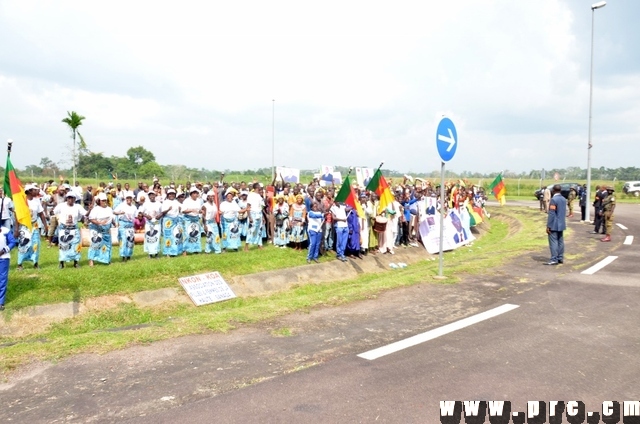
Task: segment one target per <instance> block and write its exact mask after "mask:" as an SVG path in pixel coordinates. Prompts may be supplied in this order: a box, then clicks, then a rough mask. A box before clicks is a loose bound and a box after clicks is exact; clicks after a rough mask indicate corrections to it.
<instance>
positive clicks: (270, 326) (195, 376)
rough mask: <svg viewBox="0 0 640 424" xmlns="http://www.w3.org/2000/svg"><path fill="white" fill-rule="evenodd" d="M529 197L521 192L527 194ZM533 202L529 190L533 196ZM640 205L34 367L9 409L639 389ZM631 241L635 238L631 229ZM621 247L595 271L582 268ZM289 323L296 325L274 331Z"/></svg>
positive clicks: (232, 416)
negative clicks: (545, 235)
mask: <svg viewBox="0 0 640 424" xmlns="http://www.w3.org/2000/svg"><path fill="white" fill-rule="evenodd" d="M523 205H524V206H526V205H528V204H527V203H523ZM532 205H533V202H531V206H532ZM639 209H640V206H635V205H619V209H618V210H617V216H618V219H619V221H620V222H622V223H623V224H624V225H625V226H626V227H627V228H628V229H627V230H622V229H620V228H618V227H616V230H615V234H614V240H615V243H600V242H599V241H597V238H596V237H595V236H592V235H590V234H588V231H589V230H590V229H591V228H590V227H589V226H587V225H585V224H582V223H580V222H578V221H576V220H573V221H572V222H571V223H570V226H571V228H572V229H573V233H572V235H571V237H569V240H568V244H569V246H568V250H569V251H570V253H571V255H570V256H568V257H570V258H571V259H568V260H567V263H566V264H565V265H563V266H558V267H547V266H542V265H541V264H542V262H544V261H545V260H547V259H548V258H547V255H548V253H547V252H546V251H545V252H537V253H533V254H530V255H524V256H522V257H520V258H518V259H517V260H515V261H514V262H513V263H511V264H509V265H508V266H506V267H504V268H500V269H496V270H494V272H493V273H492V274H491V275H485V276H480V277H474V278H473V279H466V280H465V281H463V282H461V283H460V284H455V285H446V284H444V285H439V284H423V285H418V286H413V287H408V288H402V289H396V290H393V291H391V292H387V293H384V294H382V295H381V296H379V297H378V298H375V299H369V300H366V301H362V302H356V303H353V304H350V305H346V306H342V307H327V308H322V309H317V310H313V311H310V312H309V313H299V314H293V315H290V316H287V317H283V318H280V319H278V320H274V321H273V322H269V323H266V324H261V325H257V326H250V327H244V328H241V329H239V330H235V331H232V332H230V333H229V334H213V335H199V336H191V337H183V338H179V339H174V340H168V341H164V342H160V343H154V344H152V345H149V346H137V347H134V348H131V349H126V350H123V351H117V352H112V353H109V354H106V355H103V356H97V355H80V356H76V357H73V358H69V359H67V360H65V361H62V362H60V363H59V364H51V365H46V364H45V365H43V367H42V368H39V369H33V370H32V371H31V373H29V374H27V375H24V376H23V377H22V378H21V379H20V380H18V381H12V382H10V384H5V385H4V386H2V387H0V404H2V405H4V408H1V409H0V418H1V419H3V420H5V421H11V422H29V423H37V422H124V421H126V420H130V421H131V422H140V423H154V424H157V423H174V422H188V423H209V422H222V423H224V422H238V423H247V422H261V423H269V422H274V423H275V422H287V423H288V422H393V423H396V422H403V423H405V422H421V423H437V422H439V418H438V417H439V410H438V407H439V401H440V400H473V399H479V400H510V401H512V402H513V408H514V410H524V407H525V402H526V401H528V400H544V401H550V400H569V399H578V400H583V401H584V402H585V403H586V404H587V407H589V408H590V409H591V410H597V409H596V407H597V406H598V405H599V403H600V402H602V401H603V400H629V399H634V396H636V399H637V396H638V384H637V382H636V377H637V375H638V373H637V370H638V369H639V367H638V365H639V364H638V361H639V360H638V359H636V357H637V355H636V352H637V350H638V344H639V343H640V337H639V336H638V335H637V331H636V324H635V323H637V322H638V318H640V316H639V315H640V312H639V311H638V310H637V308H636V307H635V305H637V303H638V301H639V300H640V290H639V289H638V287H636V283H635V280H634V279H633V275H634V273H636V272H637V271H636V270H637V269H638V257H637V256H638V247H637V242H634V244H631V245H622V244H621V241H622V240H623V236H625V235H627V234H629V235H636V236H640V222H637V218H635V217H637V216H638V210H639ZM638 242H640V239H638ZM609 256H617V257H618V258H617V259H616V260H615V261H614V262H613V263H611V264H610V265H608V266H606V267H605V268H603V269H602V270H600V271H598V272H596V273H595V274H593V275H586V274H581V272H582V271H584V270H585V269H587V268H589V267H590V266H592V265H593V264H595V263H597V262H599V261H600V260H602V259H604V258H607V257H609ZM504 304H512V305H518V308H516V309H513V310H511V311H509V312H505V313H504V314H501V315H498V316H495V317H493V318H490V319H487V320H485V321H482V322H479V323H476V324H473V325H470V326H468V327H465V328H462V329H459V330H457V331H455V332H451V333H448V334H445V335H442V336H440V337H437V338H434V339H432V340H429V341H426V342H424V343H421V344H418V345H415V346H413V347H410V348H407V349H403V350H400V351H397V352H395V353H392V354H389V355H386V356H383V357H380V358H378V359H374V360H367V359H363V358H361V357H359V356H358V354H362V353H363V352H367V351H370V350H371V349H375V348H378V347H381V346H385V345H388V344H390V343H392V342H396V341H399V340H403V339H407V338H408V337H411V336H414V335H417V334H422V333H424V332H428V331H431V330H437V329H440V328H442V327H443V326H445V325H447V324H450V323H452V322H458V321H459V320H462V319H464V318H465V317H471V316H474V315H476V314H479V313H482V312H483V311H488V310H492V309H493V308H496V307H500V306H501V305H504ZM279 328H287V329H290V330H291V332H292V334H293V335H292V336H291V337H274V332H273V330H276V329H279Z"/></svg>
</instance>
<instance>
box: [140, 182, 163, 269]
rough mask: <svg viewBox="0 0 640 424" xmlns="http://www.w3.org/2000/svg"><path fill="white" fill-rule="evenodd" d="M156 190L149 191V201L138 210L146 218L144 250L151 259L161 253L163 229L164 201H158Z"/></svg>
mask: <svg viewBox="0 0 640 424" xmlns="http://www.w3.org/2000/svg"><path fill="white" fill-rule="evenodd" d="M157 197H158V196H157V194H156V192H155V191H150V192H149V201H148V202H144V205H142V206H141V207H140V208H139V209H138V211H139V212H142V215H143V216H144V217H145V218H146V222H145V226H144V251H145V253H147V254H148V255H149V258H150V259H153V258H157V257H158V253H160V233H161V231H162V225H161V221H162V203H160V202H158V201H157Z"/></svg>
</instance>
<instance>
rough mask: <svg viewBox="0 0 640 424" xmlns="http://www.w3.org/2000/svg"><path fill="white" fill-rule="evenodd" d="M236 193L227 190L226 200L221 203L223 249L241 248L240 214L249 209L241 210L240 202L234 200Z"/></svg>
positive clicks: (233, 190) (232, 190)
mask: <svg viewBox="0 0 640 424" xmlns="http://www.w3.org/2000/svg"><path fill="white" fill-rule="evenodd" d="M235 192H236V190H235V189H234V188H229V189H227V191H226V193H225V200H224V201H223V202H222V203H220V213H221V214H222V218H221V219H220V222H221V223H222V249H223V250H225V251H227V250H236V251H237V250H238V249H239V248H240V224H239V222H238V214H240V213H242V212H246V211H247V209H240V206H238V202H236V201H235V200H233V195H234V193H235Z"/></svg>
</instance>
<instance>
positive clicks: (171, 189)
mask: <svg viewBox="0 0 640 424" xmlns="http://www.w3.org/2000/svg"><path fill="white" fill-rule="evenodd" d="M171 193H173V194H176V190H175V189H173V188H170V189H169V190H167V194H171Z"/></svg>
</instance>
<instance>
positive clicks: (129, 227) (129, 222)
mask: <svg viewBox="0 0 640 424" xmlns="http://www.w3.org/2000/svg"><path fill="white" fill-rule="evenodd" d="M113 213H114V214H115V215H118V238H119V239H120V249H119V250H120V257H121V258H122V261H123V262H126V261H128V260H129V259H131V256H132V255H133V245H134V244H135V233H134V231H133V220H134V219H135V217H136V215H137V209H136V207H135V205H134V204H133V192H131V191H129V192H127V193H126V194H125V199H124V203H120V204H119V205H118V207H117V208H116V209H115V210H114V211H113Z"/></svg>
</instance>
